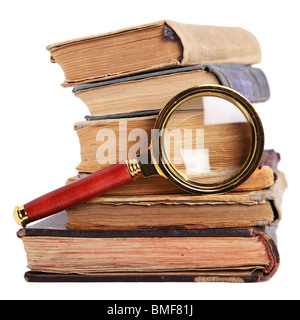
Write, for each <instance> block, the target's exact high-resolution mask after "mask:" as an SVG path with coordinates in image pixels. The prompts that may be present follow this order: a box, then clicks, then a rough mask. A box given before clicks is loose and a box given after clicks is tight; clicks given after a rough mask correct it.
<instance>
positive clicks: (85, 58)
mask: <svg viewBox="0 0 300 320" xmlns="http://www.w3.org/2000/svg"><path fill="white" fill-rule="evenodd" d="M150 48H151V49H150ZM47 49H48V50H49V51H50V54H51V61H52V62H57V63H58V64H59V65H60V66H61V68H62V69H63V71H64V74H65V81H64V83H63V86H74V85H76V84H80V83H87V82H95V81H97V80H103V79H107V78H119V77H121V76H126V75H130V74H136V73H144V72H146V71H152V70H157V69H169V68H172V67H178V66H188V65H195V64H201V63H229V64H244V65H252V64H256V63H259V62H260V61H261V48H260V45H259V42H258V41H257V39H256V38H255V37H254V35H253V34H252V33H250V32H248V31H246V30H244V29H242V28H237V27H219V26H203V25H193V24H184V23H179V22H175V21H159V22H154V23H149V24H145V25H141V26H136V27H131V28H126V29H122V30H119V31H115V32H109V33H105V34H100V35H95V36H88V37H83V38H78V39H74V40H68V41H64V42H60V43H55V44H52V45H49V46H47Z"/></svg>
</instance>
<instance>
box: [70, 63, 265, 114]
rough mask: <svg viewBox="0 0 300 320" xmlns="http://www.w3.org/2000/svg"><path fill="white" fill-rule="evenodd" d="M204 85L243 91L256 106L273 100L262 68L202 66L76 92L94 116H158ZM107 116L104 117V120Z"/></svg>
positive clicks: (77, 88)
mask: <svg viewBox="0 0 300 320" xmlns="http://www.w3.org/2000/svg"><path fill="white" fill-rule="evenodd" d="M201 84H219V85H223V86H227V87H229V88H231V89H234V90H236V91H238V92H240V93H241V94H242V95H243V96H245V97H246V98H247V99H248V100H250V101H251V102H252V103H255V102H265V101H266V100H268V99H269V97H270V89H269V84H268V80H267V78H266V76H265V74H264V72H263V71H262V70H261V69H259V68H254V67H251V66H244V65H226V64H202V65H196V66H189V67H180V68H173V69H168V70H162V71H154V72H148V73H143V74H139V75H133V76H128V77H123V78H117V79H113V80H103V81H100V82H95V83H89V84H83V85H78V86H75V87H74V89H73V92H74V93H75V96H76V97H78V98H80V99H81V100H82V101H83V102H84V103H85V104H86V105H87V107H88V109H89V112H90V115H91V116H100V117H101V119H103V118H104V119H105V117H104V116H107V117H112V116H113V115H114V114H127V113H132V112H141V113H144V114H145V113H146V112H148V113H149V112H150V111H151V114H152V115H153V114H157V113H158V111H160V109H162V108H163V107H164V106H165V105H166V104H167V103H168V101H169V100H170V99H171V98H172V97H174V96H175V95H176V94H178V93H179V92H181V91H183V90H186V89H188V88H190V87H194V86H198V85H201ZM102 117H103V118H102Z"/></svg>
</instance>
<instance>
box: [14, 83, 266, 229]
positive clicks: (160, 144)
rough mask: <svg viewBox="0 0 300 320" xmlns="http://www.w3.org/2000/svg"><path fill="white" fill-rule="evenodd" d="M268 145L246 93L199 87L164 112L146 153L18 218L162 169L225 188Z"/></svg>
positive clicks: (250, 168)
mask: <svg viewBox="0 0 300 320" xmlns="http://www.w3.org/2000/svg"><path fill="white" fill-rule="evenodd" d="M263 149H264V132H263V127H262V123H261V121H260V119H259V116H258V115H257V113H256V111H255V110H254V108H253V106H252V105H251V103H250V102H249V101H248V100H247V99H246V98H245V97H243V96H242V95H241V94H239V93H238V92H236V91H234V90H232V89H229V88H227V87H223V86H218V85H202V86H198V87H193V88H190V89H188V90H185V91H183V92H181V93H179V94H178V95H177V96H175V97H174V98H172V99H171V100H170V101H169V102H168V103H167V105H166V106H165V107H164V108H163V109H162V110H161V111H160V113H159V115H158V117H157V120H156V122H155V126H154V129H153V130H152V131H151V143H150V147H149V149H148V151H147V152H146V153H143V154H140V155H139V156H138V157H137V158H136V159H132V160H125V161H123V162H120V163H118V164H115V165H112V166H110V167H107V168H105V169H103V170H100V171H98V172H95V173H93V174H90V175H89V176H87V177H85V178H82V179H79V180H77V181H75V182H72V183H70V184H68V185H65V186H63V187H61V188H59V189H57V190H54V191H52V192H50V193H47V194H45V195H43V196H41V197H39V198H37V199H35V200H32V201H30V202H28V203H27V204H25V205H23V206H19V207H15V210H14V217H15V220H16V221H17V223H18V224H19V225H21V226H23V227H25V226H26V225H27V224H28V223H30V222H33V221H36V220H39V219H42V218H45V217H47V216H50V215H52V214H55V213H57V212H60V211H62V210H64V209H66V208H68V207H70V206H73V205H76V204H78V203H80V202H83V201H85V200H87V199H89V198H92V197H95V196H97V195H100V194H102V193H105V192H107V191H109V190H111V189H114V188H117V187H119V186H121V185H124V184H126V183H129V182H131V181H133V180H135V179H137V178H138V177H140V176H145V177H148V176H151V175H156V174H159V175H162V176H164V177H165V178H168V179H169V180H171V181H172V182H173V183H175V184H176V185H177V186H178V187H179V188H182V189H183V190H185V191H188V192H190V193H195V194H217V193H225V192H228V191H230V190H233V189H234V188H236V187H237V186H238V185H240V184H241V183H243V182H244V181H245V180H246V179H248V178H249V177H250V176H251V174H252V173H253V172H254V170H255V169H256V168H257V166H258V164H259V162H260V160H261V156H262V153H263Z"/></svg>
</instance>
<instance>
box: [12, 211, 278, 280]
mask: <svg viewBox="0 0 300 320" xmlns="http://www.w3.org/2000/svg"><path fill="white" fill-rule="evenodd" d="M55 219H56V221H55V222H53V221H49V225H48V226H47V222H43V224H42V225H36V226H35V227H31V228H26V229H21V230H20V231H19V232H18V236H19V237H20V238H21V239H22V241H23V243H24V247H25V251H26V253H27V257H28V267H29V268H30V269H31V271H29V272H26V274H25V279H26V280H27V281H32V282H35V281H37V282H52V281H62V282H65V281H66V282H69V281H72V282H85V281H89V282H98V281H100V282H103V281H104V282H106V281H127V282H128V281H151V282H153V281H163V282H166V281H176V282H178V281H194V282H201V281H223V282H254V281H256V282H258V281H265V280H267V279H269V278H270V277H272V276H273V274H274V273H275V272H276V270H277V268H278V265H279V255H278V250H277V247H276V240H275V239H274V231H275V230H274V227H273V228H272V227H271V228H265V227H249V228H225V229H189V230H174V229H173V230H172V229H171V230H128V231H126V230H69V229H66V228H65V226H64V224H63V223H62V224H61V225H60V224H59V221H58V220H60V219H62V220H66V217H65V214H64V212H62V213H60V214H58V215H57V216H56V217H55ZM59 225H60V227H59ZM54 226H55V227H54Z"/></svg>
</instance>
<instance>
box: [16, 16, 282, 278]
mask: <svg viewBox="0 0 300 320" xmlns="http://www.w3.org/2000/svg"><path fill="white" fill-rule="evenodd" d="M48 50H49V51H50V53H51V59H52V62H57V63H59V65H60V66H61V67H62V69H63V71H64V74H65V81H64V82H63V86H66V87H69V86H72V87H74V88H73V92H74V94H75V96H77V97H79V98H80V99H81V100H82V101H84V102H85V104H86V105H87V107H88V108H89V111H90V114H89V115H88V116H87V117H86V121H81V122H78V123H76V124H75V126H74V127H75V130H76V133H77V135H78V137H79V142H80V147H81V162H80V164H79V165H78V167H77V171H78V174H77V175H76V176H75V177H70V178H69V179H68V181H67V183H71V182H72V181H75V180H78V179H81V178H82V177H84V176H86V175H89V174H91V173H93V172H96V171H98V170H101V169H103V168H105V167H107V166H109V165H111V164H114V163H116V162H119V161H121V160H124V159H127V158H132V157H135V156H136V155H137V154H138V153H140V152H143V151H145V150H146V149H147V148H148V144H149V143H150V136H151V129H152V128H153V126H154V122H155V119H156V116H157V114H158V113H159V111H160V109H162V108H163V107H164V106H165V104H166V103H167V102H168V101H169V100H170V99H171V98H172V97H173V96H175V95H176V94H178V93H179V92H180V91H183V90H185V89H188V88H190V87H193V86H197V85H201V84H219V85H223V86H227V87H230V88H232V89H235V90H237V91H239V92H240V93H241V94H243V95H244V96H245V97H246V98H248V99H249V100H250V101H251V102H252V103H257V102H264V101H266V100H268V98H269V86H268V81H267V79H266V76H265V75H264V73H263V71H262V70H261V69H259V68H257V67H253V66H252V65H253V64H257V63H259V62H260V59H261V50H260V45H259V43H258V41H257V39H256V38H255V37H254V36H253V35H252V34H251V33H249V32H248V31H245V30H243V29H241V28H228V27H214V26H200V25H190V24H182V23H177V22H173V21H160V22H157V23H152V24H147V25H142V26H138V27H134V28H129V29H125V30H121V31H118V32H111V33H107V34H103V35H97V36H91V37H86V38H81V39H76V40H71V41H66V42H63V43H56V44H54V45H51V46H49V47H48ZM137 129H143V132H146V134H147V141H148V144H147V143H146V144H145V143H143V144H142V143H140V141H139V138H140V137H139V136H138V134H137V131H136V130H137ZM113 147H114V148H113ZM279 159H280V156H279V154H278V153H277V152H275V151H274V150H265V152H264V154H263V158H262V160H261V163H260V165H259V166H258V168H257V169H256V170H255V172H254V173H253V175H252V176H251V177H250V178H249V179H248V180H247V181H246V182H244V183H243V184H242V185H240V186H239V187H237V188H236V189H235V190H234V191H231V192H229V193H227V194H219V195H194V194H188V193H186V192H184V191H183V190H181V189H179V188H178V187H177V186H175V185H173V184H172V183H171V182H170V181H168V180H167V179H165V178H163V177H161V176H155V177H151V178H141V179H139V180H137V181H135V182H134V183H133V184H130V185H125V186H123V187H120V188H118V189H115V190H113V191H110V192H108V193H106V194H104V195H101V196H98V197H95V198H93V199H90V200H88V201H86V202H84V203H80V204H79V205H77V206H74V207H71V208H68V209H67V210H66V212H61V213H59V214H57V215H55V216H53V217H51V218H48V219H46V220H45V221H42V222H40V223H38V224H36V225H34V226H33V227H30V226H29V227H26V228H24V229H21V230H20V231H19V232H18V236H19V237H20V238H22V240H23V243H24V246H25V251H26V253H27V257H28V267H29V269H30V271H29V272H26V274H25V278H26V280H28V281H199V282H200V281H229V282H254V281H264V280H267V279H269V278H270V277H272V276H273V275H274V273H275V272H276V271H277V269H278V266H279V254H278V250H277V244H276V226H277V224H278V222H279V221H280V219H281V209H280V207H281V201H282V196H283V192H284V190H285V188H286V181H285V177H284V174H283V173H282V172H280V171H278V169H277V166H278V162H279Z"/></svg>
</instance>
